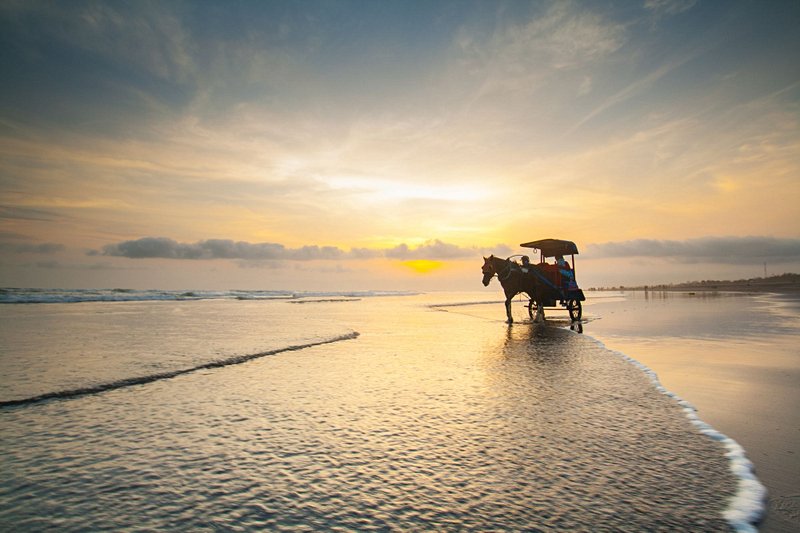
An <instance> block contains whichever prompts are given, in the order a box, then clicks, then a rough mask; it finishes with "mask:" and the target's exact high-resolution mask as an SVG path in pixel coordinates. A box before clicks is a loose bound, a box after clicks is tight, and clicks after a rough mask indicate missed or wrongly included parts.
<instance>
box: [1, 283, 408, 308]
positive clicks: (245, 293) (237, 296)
mask: <svg viewBox="0 0 800 533" xmlns="http://www.w3.org/2000/svg"><path fill="white" fill-rule="evenodd" d="M415 294H418V293H415V292H407V291H337V292H308V291H286V290H278V291H271V290H225V291H210V290H206V291H203V290H192V291H186V290H178V291H174V290H173V291H167V290H137V289H28V288H13V287H12V288H0V304H37V303H79V302H139V301H183V300H187V301H192V300H297V301H300V300H301V299H303V298H369V297H377V296H413V295H415Z"/></svg>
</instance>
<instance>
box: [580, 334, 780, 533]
mask: <svg viewBox="0 0 800 533" xmlns="http://www.w3.org/2000/svg"><path fill="white" fill-rule="evenodd" d="M587 337H589V338H591V339H592V340H594V341H595V342H596V343H597V344H599V345H600V346H602V347H603V348H605V349H606V350H608V351H609V352H611V353H614V354H616V355H618V356H620V357H622V358H623V359H625V360H626V361H628V362H629V363H631V364H632V365H634V366H635V367H637V368H639V369H640V370H641V371H642V372H644V373H645V375H647V376H648V378H650V381H651V382H652V383H653V385H654V386H655V388H656V390H658V391H659V392H660V393H662V394H664V395H666V396H668V397H670V398H672V399H673V400H675V401H676V402H677V403H678V405H680V407H681V408H682V409H683V412H684V414H685V415H686V417H687V418H688V419H689V421H690V422H691V423H692V425H694V426H695V427H696V428H697V430H698V431H699V432H700V433H702V434H703V435H705V436H707V437H709V438H710V439H713V440H715V441H718V442H720V443H721V444H722V445H723V446H724V447H725V457H727V458H728V461H730V470H731V473H733V475H734V476H735V477H736V479H737V480H738V486H737V490H736V495H735V496H734V497H733V498H732V499H731V501H730V502H729V503H728V508H727V509H726V510H725V512H724V513H723V517H724V518H725V520H727V521H728V524H730V526H731V528H733V530H734V531H737V532H740V533H757V532H758V529H757V528H756V527H755V526H754V525H753V524H757V523H758V522H759V521H760V520H761V518H762V517H763V516H764V511H765V510H766V508H765V502H766V501H767V489H766V487H764V485H762V484H761V482H760V481H759V480H758V478H757V477H756V475H755V469H754V466H753V463H751V462H750V460H749V459H748V458H747V456H746V454H745V450H744V448H742V446H741V445H740V444H739V443H738V442H736V441H735V440H733V439H732V438H730V437H728V436H726V435H724V434H722V433H720V432H719V431H717V430H716V429H714V428H713V427H711V426H710V425H709V424H708V423H706V422H704V421H703V420H701V419H700V417H699V416H698V415H697V409H696V408H695V407H694V406H693V405H692V404H691V403H689V402H687V401H686V400H683V399H681V398H680V397H679V396H678V395H677V394H675V393H674V392H671V391H669V390H667V389H666V388H665V387H664V386H663V385H662V384H661V382H660V381H659V379H658V375H657V374H656V373H655V372H654V371H653V370H652V369H650V368H649V367H648V366H646V365H644V364H642V363H641V362H639V361H637V360H636V359H634V358H632V357H630V356H628V355H626V354H624V353H622V352H619V351H617V350H612V349H610V348H608V347H607V346H606V345H605V344H603V343H602V342H601V341H599V340H598V339H595V338H594V337H591V336H587Z"/></svg>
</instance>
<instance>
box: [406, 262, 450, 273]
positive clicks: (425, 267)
mask: <svg viewBox="0 0 800 533" xmlns="http://www.w3.org/2000/svg"><path fill="white" fill-rule="evenodd" d="M402 265H403V266H404V267H408V268H410V269H411V270H413V271H414V272H416V273H417V274H428V273H430V272H432V271H434V270H436V269H439V268H441V267H442V266H443V265H444V263H443V262H442V261H433V260H431V259H413V260H411V261H403V262H402Z"/></svg>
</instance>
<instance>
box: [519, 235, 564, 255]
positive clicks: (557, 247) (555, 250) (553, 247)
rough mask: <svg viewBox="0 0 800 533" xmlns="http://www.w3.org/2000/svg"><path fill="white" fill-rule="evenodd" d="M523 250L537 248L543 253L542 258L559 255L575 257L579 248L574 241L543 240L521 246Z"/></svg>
mask: <svg viewBox="0 0 800 533" xmlns="http://www.w3.org/2000/svg"><path fill="white" fill-rule="evenodd" d="M520 246H521V247H523V248H535V249H536V250H540V251H541V252H542V257H543V258H544V257H556V256H558V255H573V254H577V253H578V247H577V246H575V243H574V242H572V241H562V240H560V239H541V240H538V241H531V242H525V243H522V244H520Z"/></svg>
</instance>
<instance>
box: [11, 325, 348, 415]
mask: <svg viewBox="0 0 800 533" xmlns="http://www.w3.org/2000/svg"><path fill="white" fill-rule="evenodd" d="M359 335H360V333H358V332H357V331H353V332H350V333H347V334H345V335H340V336H338V337H333V338H330V339H325V340H321V341H317V342H309V343H306V344H295V345H291V346H285V347H283V348H276V349H274V350H267V351H265V352H258V353H253V354H248V355H238V356H235V357H229V358H228V359H221V360H216V361H210V362H208V363H203V364H202V365H197V366H193V367H191V368H182V369H180V370H173V371H170V372H162V373H159V374H150V375H147V376H138V377H133V378H127V379H121V380H119V381H112V382H111V383H101V384H99V385H92V386H89V387H81V388H78V389H70V390H64V391H56V392H46V393H44V394H39V395H38V396H31V397H28V398H22V399H19V400H5V401H0V408H5V407H19V406H26V405H32V404H36V403H41V402H46V401H48V400H66V399H72V398H78V397H80V396H88V395H91V394H99V393H102V392H108V391H112V390H117V389H122V388H125V387H132V386H134V385H145V384H147V383H152V382H154V381H160V380H163V379H172V378H174V377H178V376H182V375H184V374H190V373H192V372H197V371H198V370H208V369H212V368H222V367H226V366H231V365H239V364H241V363H246V362H248V361H252V360H253V359H259V358H261V357H267V356H269V355H276V354H279V353H284V352H296V351H299V350H305V349H306V348H312V347H314V346H322V345H324V344H333V343H335V342H340V341H347V340H352V339H355V338H357V337H358V336H359Z"/></svg>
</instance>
